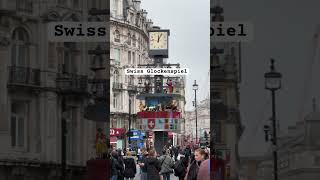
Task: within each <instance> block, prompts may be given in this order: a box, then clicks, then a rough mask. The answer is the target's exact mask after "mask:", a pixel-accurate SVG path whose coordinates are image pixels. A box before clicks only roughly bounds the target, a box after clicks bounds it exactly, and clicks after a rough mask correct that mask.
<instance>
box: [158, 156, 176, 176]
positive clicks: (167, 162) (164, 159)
mask: <svg viewBox="0 0 320 180" xmlns="http://www.w3.org/2000/svg"><path fill="white" fill-rule="evenodd" d="M159 160H160V162H161V171H160V174H161V175H162V177H163V180H170V175H171V173H173V165H174V162H173V160H172V158H171V157H170V156H169V155H168V153H167V151H162V156H160V158H159Z"/></svg>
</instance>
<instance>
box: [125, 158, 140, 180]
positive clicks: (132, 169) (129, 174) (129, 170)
mask: <svg viewBox="0 0 320 180" xmlns="http://www.w3.org/2000/svg"><path fill="white" fill-rule="evenodd" d="M124 165H125V169H124V172H123V176H124V177H126V178H134V177H135V175H136V173H137V167H136V163H135V162H134V159H133V158H132V157H127V158H125V159H124Z"/></svg>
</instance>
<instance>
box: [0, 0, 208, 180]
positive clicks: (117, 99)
mask: <svg viewBox="0 0 320 180" xmlns="http://www.w3.org/2000/svg"><path fill="white" fill-rule="evenodd" d="M169 4H170V6H168V5H169ZM195 4H197V6H198V8H196V9H195V8H194V5H195ZM183 7H184V9H181V2H178V1H177V2H176V1H172V0H163V1H156V0H148V1H138V0H110V1H107V0H41V1H39V0H1V1H0V60H1V62H0V63H1V65H0V116H1V118H0V142H1V146H0V179H1V180H27V179H28V180H30V179H32V180H105V179H112V180H115V179H117V180H118V179H119V180H122V179H128V178H129V179H144V180H157V179H159V180H160V179H173V180H174V179H184V178H187V179H190V180H191V179H192V180H195V179H209V175H210V173H209V160H208V159H209V154H210V133H211V132H210V123H209V122H210V113H209V109H210V98H209V97H210V96H209V79H210V77H209V75H210V73H209V70H210V69H209V50H210V46H209V38H208V36H209V29H207V28H205V27H209V0H205V1H201V2H198V1H197V0H190V1H188V2H186V3H185V4H184V6H183ZM203 9H205V10H206V11H204V10H203ZM185 14H189V15H191V17H193V19H189V21H188V22H187V23H185V22H186V19H185ZM172 17H175V18H172ZM71 22H72V23H71ZM190 22H192V24H193V25H195V26H197V27H201V28H199V29H197V30H196V31H194V30H193V29H192V28H190ZM101 24H102V25H101ZM88 25H91V26H92V27H89V26H88ZM73 26H74V27H73ZM87 26H88V27H87ZM202 27H203V28H202ZM106 32H107V33H106ZM106 34H107V35H106ZM100 36H101V37H100ZM93 37H94V38H93ZM97 37H98V38H97ZM99 37H100V38H99ZM194 42H197V43H194ZM128 68H136V69H139V68H140V69H142V68H147V69H148V68H149V69H150V68H162V69H181V70H184V69H188V71H183V72H188V73H186V74H182V75H180V74H179V75H173V74H169V75H166V74H157V75H135V74H132V75H127V74H126V69H128ZM153 72H154V71H153Z"/></svg>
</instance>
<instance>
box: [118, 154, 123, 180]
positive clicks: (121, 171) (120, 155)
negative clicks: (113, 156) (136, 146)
mask: <svg viewBox="0 0 320 180" xmlns="http://www.w3.org/2000/svg"><path fill="white" fill-rule="evenodd" d="M122 153H123V152H122V151H121V149H119V150H118V163H119V165H120V170H119V174H118V180H124V177H123V171H124V162H123V156H122Z"/></svg>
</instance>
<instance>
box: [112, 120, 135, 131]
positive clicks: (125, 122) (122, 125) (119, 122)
mask: <svg viewBox="0 0 320 180" xmlns="http://www.w3.org/2000/svg"><path fill="white" fill-rule="evenodd" d="M110 127H118V128H125V129H129V121H128V120H125V119H113V120H111V126H110ZM131 128H132V129H136V123H134V122H132V123H131Z"/></svg>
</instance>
